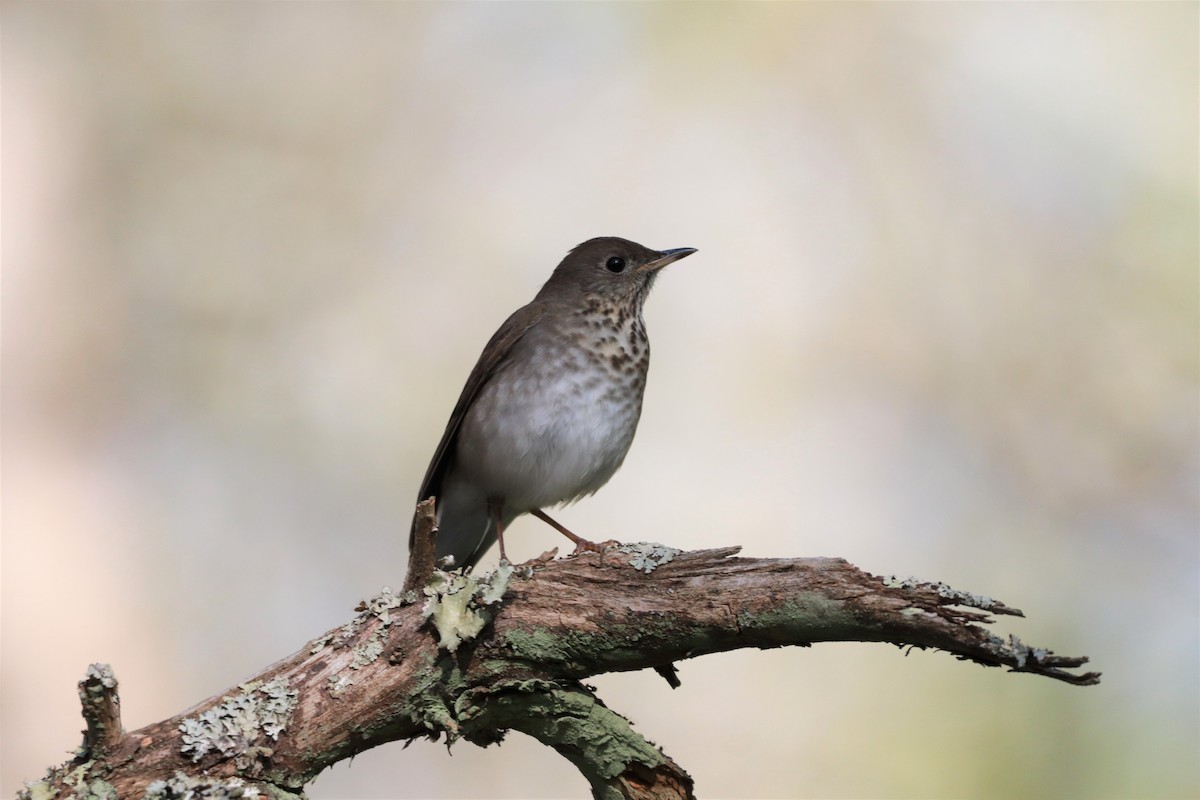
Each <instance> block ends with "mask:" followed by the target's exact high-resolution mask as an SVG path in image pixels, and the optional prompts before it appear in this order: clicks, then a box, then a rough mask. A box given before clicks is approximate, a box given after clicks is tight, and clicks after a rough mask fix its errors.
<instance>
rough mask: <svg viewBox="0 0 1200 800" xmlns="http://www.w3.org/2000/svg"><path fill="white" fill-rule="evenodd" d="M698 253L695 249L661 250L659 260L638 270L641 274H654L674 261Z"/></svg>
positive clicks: (647, 263) (650, 262)
mask: <svg viewBox="0 0 1200 800" xmlns="http://www.w3.org/2000/svg"><path fill="white" fill-rule="evenodd" d="M694 252H696V248H694V247H676V248H675V249H674V250H660V251H659V253H658V258H656V259H654V260H653V261H647V262H646V263H645V264H643V265H642V266H641V268H640V269H639V270H638V271H639V272H654V271H656V270H660V269H662V268H663V267H665V266H666V265H667V264H670V263H671V262H672V261H678V260H679V259H681V258H684V257H685V256H690V255H691V254H692V253H694Z"/></svg>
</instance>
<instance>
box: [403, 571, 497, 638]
mask: <svg viewBox="0 0 1200 800" xmlns="http://www.w3.org/2000/svg"><path fill="white" fill-rule="evenodd" d="M512 574H513V567H512V565H511V564H507V563H502V564H501V565H500V566H499V567H498V568H497V569H495V570H493V571H492V572H489V573H486V574H484V575H483V576H480V577H476V576H474V575H464V574H462V573H461V572H444V571H442V570H434V573H433V575H432V577H431V578H430V579H429V582H428V583H427V584H426V585H425V596H426V597H427V598H428V599H427V600H426V601H425V606H424V609H423V615H424V617H425V619H427V620H430V621H431V622H433V627H434V628H435V629H437V632H438V647H440V648H442V649H443V650H446V651H448V652H451V653H453V652H455V651H457V650H458V647H459V645H461V644H462V643H463V642H468V641H470V640H472V639H474V638H475V637H476V636H478V635H479V632H480V631H482V630H483V629H484V626H486V625H487V624H488V622H490V621H491V619H492V614H493V613H494V612H493V608H492V607H493V606H496V605H498V604H499V603H500V600H501V599H502V598H503V597H504V593H505V592H506V591H508V582H509V579H510V578H511V577H512Z"/></svg>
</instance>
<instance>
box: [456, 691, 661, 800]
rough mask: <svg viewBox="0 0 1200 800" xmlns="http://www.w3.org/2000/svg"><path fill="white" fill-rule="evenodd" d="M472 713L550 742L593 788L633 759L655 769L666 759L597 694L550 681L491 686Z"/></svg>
mask: <svg viewBox="0 0 1200 800" xmlns="http://www.w3.org/2000/svg"><path fill="white" fill-rule="evenodd" d="M466 713H467V712H466V710H464V714H466ZM473 716H474V717H475V719H476V722H477V724H478V725H479V726H481V727H484V728H485V729H486V730H494V729H496V728H511V729H513V730H518V731H521V732H522V733H525V734H528V735H530V736H533V737H534V738H536V739H537V740H539V741H541V742H543V743H545V744H550V745H552V746H553V747H555V749H557V750H558V751H559V752H560V753H563V754H564V755H566V756H567V758H569V759H570V760H571V761H572V762H573V763H575V764H576V765H577V766H579V767H580V768H581V769H582V770H584V772H585V774H587V776H588V780H589V781H590V782H591V783H592V787H593V789H594V790H595V789H597V788H600V787H598V786H597V784H598V783H600V782H603V781H607V780H609V779H611V778H615V777H616V776H618V775H620V774H622V773H623V772H625V771H626V770H627V769H628V768H629V766H630V765H631V764H633V763H639V764H643V765H645V766H646V767H649V768H651V769H653V768H655V767H657V766H660V765H662V764H663V763H665V762H666V757H665V756H663V754H662V752H661V751H660V750H659V749H658V748H656V747H655V746H654V745H652V744H651V743H650V742H648V741H646V739H645V738H643V737H642V736H641V735H639V734H638V733H637V732H636V731H634V730H633V727H632V726H631V725H630V723H629V720H627V719H625V718H624V717H622V716H621V715H619V714H617V713H616V712H614V711H612V710H611V709H609V708H607V707H605V706H604V704H603V703H601V702H600V701H598V700H597V699H596V698H595V697H594V696H592V695H591V694H589V693H587V692H583V691H580V690H578V689H564V688H562V687H560V686H557V685H555V684H553V683H549V682H547V681H541V680H529V681H520V682H513V683H511V684H506V685H505V686H504V687H503V691H501V692H494V691H493V692H489V700H488V703H487V705H486V708H485V710H484V711H483V713H481V714H477V715H473Z"/></svg>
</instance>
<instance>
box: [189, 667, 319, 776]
mask: <svg viewBox="0 0 1200 800" xmlns="http://www.w3.org/2000/svg"><path fill="white" fill-rule="evenodd" d="M239 688H241V689H242V693H241V694H237V695H234V696H232V697H226V698H225V699H224V700H223V701H222V702H221V704H220V705H217V706H213V707H212V708H210V709H208V710H207V711H205V712H203V713H202V714H200V715H199V716H196V717H188V718H187V719H185V720H183V722H181V723H180V724H179V730H180V731H181V732H182V733H183V736H182V739H183V747H182V748H180V752H182V753H183V754H184V755H185V756H190V757H191V759H192V761H193V762H196V761H199V760H200V759H201V758H203V757H204V756H205V755H206V754H208V753H210V752H218V753H220V754H221V755H223V756H227V757H228V756H232V755H239V754H240V755H245V754H250V753H265V752H267V751H268V750H269V748H264V747H260V746H258V744H257V743H258V741H259V740H260V738H261V736H262V735H265V736H267V737H269V738H270V739H271V740H273V741H274V740H276V739H278V738H279V734H281V733H283V731H284V730H285V729H286V728H287V723H288V719H289V717H290V715H291V711H292V708H293V707H294V706H295V704H296V695H297V692H296V690H295V689H291V688H289V687H288V681H287V679H286V678H275V679H274V680H272V681H270V682H269V683H266V684H261V683H259V682H257V681H255V682H253V683H247V684H242V686H241V687H239Z"/></svg>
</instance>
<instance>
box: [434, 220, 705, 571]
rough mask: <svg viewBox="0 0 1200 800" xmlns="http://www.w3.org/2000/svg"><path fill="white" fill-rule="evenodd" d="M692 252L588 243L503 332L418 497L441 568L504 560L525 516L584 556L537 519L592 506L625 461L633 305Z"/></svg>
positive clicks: (633, 366) (636, 310)
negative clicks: (510, 531)
mask: <svg viewBox="0 0 1200 800" xmlns="http://www.w3.org/2000/svg"><path fill="white" fill-rule="evenodd" d="M694 252H696V251H695V250H694V249H693V248H690V247H681V248H678V249H674V250H651V249H649V248H647V247H643V246H642V245H640V244H636V243H634V242H631V241H628V240H626V239H618V238H616V237H611V236H606V237H601V238H598V239H590V240H589V241H586V242H584V243H583V244H581V245H579V246H578V247H576V248H575V249H573V250H572V251H571V252H569V253H568V254H567V256H566V258H564V259H563V260H562V262H561V263H560V264H559V265H558V267H556V268H555V270H554V274H552V275H551V276H550V280H548V281H546V284H545V285H544V286H543V287H542V290H541V291H540V292H538V294H537V297H535V298H534V299H533V302H531V303H529V305H527V306H524V307H522V308H520V309H518V310H517V311H516V313H514V314H513V315H512V316H511V317H509V318H508V320H506V321H505V323H504V324H503V325H501V326H500V330H498V331H496V333H495V334H494V335H493V336H492V338H491V341H489V342H488V343H487V346H486V347H484V348H483V354H482V355H480V357H479V362H478V363H477V364H476V365H475V368H474V369H473V370H471V374H470V376H468V378H467V384H466V386H464V387H463V391H462V395H461V396H460V397H459V398H458V403H457V405H455V407H454V412H453V413H452V414H451V415H450V421H449V423H448V424H447V425H446V431H445V433H443V434H442V440H441V441H440V442H439V443H438V446H437V450H436V451H434V454H433V460H432V461H431V462H430V464H429V469H428V470H427V471H426V473H425V479H424V480H423V481H422V482H421V490H420V492H419V493H418V497H417V499H418V500H425V499H427V498H429V497H436V498H437V502H436V507H437V522H438V533H437V534H436V537H437V542H436V551H435V553H436V557H437V558H438V559H439V560H440V559H443V558H445V557H446V556H453V558H454V565H455V566H458V567H465V566H472V565H474V564H475V563H476V562H478V561H479V559H480V558H482V557H483V554H484V553H485V552H487V549H488V548H489V547H491V545H492V543H493V542H494V541H496V540H497V539H499V541H500V555H501V558H505V559H506V560H507V556H506V554H505V552H504V538H503V537H504V530H505V528H506V527H507V526H508V524H509V523H511V522H512V521H513V520H514V519H516V518H517V517H519V516H520V515H522V514H533V515H535V516H537V517H538V518H540V519H542V520H544V521H546V522H547V523H549V524H550V525H552V526H554V527H555V528H556V529H557V530H559V531H560V532H562V533H563V534H564V535H566V536H567V537H568V538H570V539H571V540H572V541H573V542H575V543H576V545H577V546H583V547H588V546H593V545H591V543H590V542H587V541H586V540H583V539H581V538H580V537H578V536H575V535H574V534H573V533H571V532H570V531H568V530H567V529H566V528H564V527H563V526H562V525H559V524H558V523H557V522H555V521H554V520H552V519H551V518H550V517H549V516H547V515H546V513H545V511H543V509H546V508H550V507H552V506H556V505H560V504H562V503H569V502H571V501H573V500H577V499H579V498H581V497H584V496H586V495H589V494H592V493H593V492H595V491H596V490H597V489H599V488H600V487H601V486H603V485H604V484H605V483H607V482H608V479H609V478H611V477H612V476H613V473H615V472H616V471H617V469H618V468H619V467H620V466H621V462H623V461H624V460H625V454H626V453H627V452H629V445H630V444H631V443H632V442H633V434H634V431H635V430H637V424H638V418H639V417H640V416H641V413H642V393H643V391H644V390H645V388H646V370H647V368H648V367H649V365H650V341H649V339H648V338H647V337H646V325H645V323H644V322H643V320H642V305H643V304H644V303H645V301H646V296H647V295H648V294H649V292H650V287H651V286H652V285H653V284H654V279H655V277H656V276H657V275H658V272H659V270H661V269H662V268H663V267H665V266H666V265H667V264H670V263H671V262H673V261H677V260H678V259H681V258H683V257H684V256H688V255H691V254H692V253H694ZM415 530H416V525H415V521H414V526H413V531H414V532H415ZM411 545H412V542H411V541H410V546H411Z"/></svg>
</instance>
